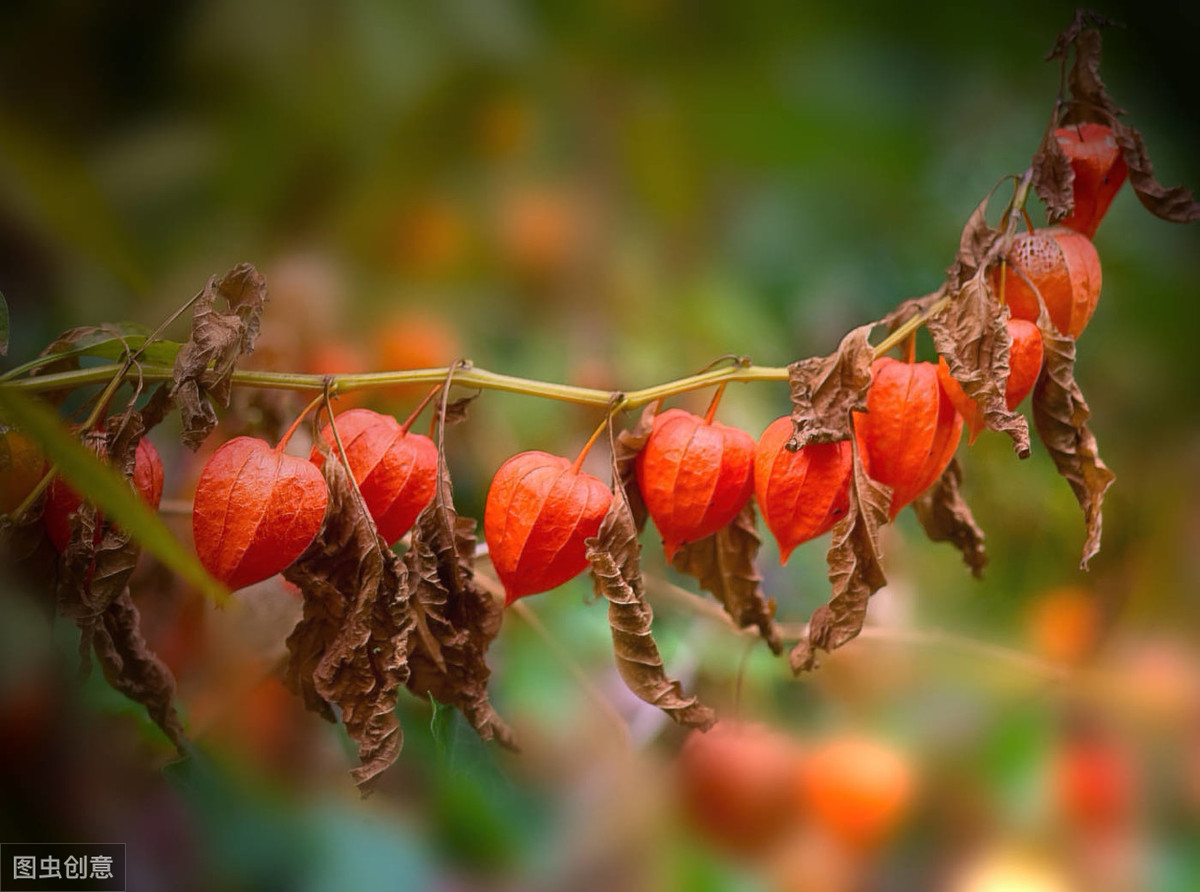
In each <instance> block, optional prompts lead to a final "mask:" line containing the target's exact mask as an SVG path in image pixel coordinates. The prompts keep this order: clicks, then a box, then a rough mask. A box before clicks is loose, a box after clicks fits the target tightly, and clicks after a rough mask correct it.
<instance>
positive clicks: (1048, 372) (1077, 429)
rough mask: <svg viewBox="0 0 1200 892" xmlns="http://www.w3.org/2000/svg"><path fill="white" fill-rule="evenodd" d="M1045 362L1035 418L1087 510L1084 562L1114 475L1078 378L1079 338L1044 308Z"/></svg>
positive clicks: (1095, 543) (1094, 543) (1095, 547)
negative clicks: (1051, 319) (1056, 325)
mask: <svg viewBox="0 0 1200 892" xmlns="http://www.w3.org/2000/svg"><path fill="white" fill-rule="evenodd" d="M1038 327H1039V328H1041V331H1042V346H1043V350H1044V353H1045V363H1044V364H1043V365H1042V372H1041V375H1039V376H1038V380H1037V384H1036V385H1035V386H1034V389H1033V422H1034V425H1035V427H1036V428H1037V432H1038V435H1039V436H1040V437H1041V439H1042V442H1043V443H1044V444H1045V445H1046V449H1047V451H1049V453H1050V457H1051V458H1052V459H1053V460H1054V465H1055V467H1057V468H1058V473H1059V474H1061V475H1062V476H1063V477H1065V478H1066V480H1067V482H1068V483H1069V484H1070V485H1071V489H1072V490H1073V491H1074V493H1075V498H1076V499H1077V500H1078V501H1079V506H1080V507H1081V508H1082V509H1083V516H1084V520H1085V522H1086V525H1087V538H1086V540H1085V542H1084V546H1083V558H1082V561H1081V566H1083V567H1084V568H1086V567H1087V563H1088V561H1089V560H1091V558H1092V557H1093V556H1094V555H1095V554H1096V552H1098V551H1099V550H1100V528H1101V521H1102V518H1101V505H1102V504H1103V501H1104V493H1105V490H1107V489H1108V487H1109V485H1110V484H1111V483H1112V482H1113V479H1114V476H1115V475H1114V474H1113V473H1112V471H1110V470H1109V469H1108V468H1107V467H1106V466H1105V464H1104V462H1103V461H1101V459H1100V453H1099V451H1098V447H1097V445H1096V438H1095V436H1094V435H1093V434H1092V432H1091V430H1090V429H1089V428H1088V426H1087V421H1088V419H1089V418H1090V417H1091V414H1092V413H1091V411H1090V410H1089V409H1088V405H1087V402H1086V401H1085V400H1084V398H1083V392H1082V391H1081V390H1080V389H1079V385H1078V384H1077V383H1076V381H1075V371H1074V369H1075V340H1074V338H1071V337H1067V336H1065V335H1061V334H1059V333H1058V332H1057V331H1056V330H1055V328H1054V326H1053V324H1051V323H1050V322H1049V320H1048V318H1047V314H1046V312H1045V310H1044V309H1043V310H1042V318H1040V319H1039V320H1038Z"/></svg>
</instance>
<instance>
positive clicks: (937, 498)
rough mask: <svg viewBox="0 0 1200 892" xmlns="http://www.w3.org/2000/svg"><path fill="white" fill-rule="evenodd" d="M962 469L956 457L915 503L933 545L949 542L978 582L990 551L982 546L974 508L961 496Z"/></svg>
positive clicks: (980, 531)
mask: <svg viewBox="0 0 1200 892" xmlns="http://www.w3.org/2000/svg"><path fill="white" fill-rule="evenodd" d="M961 484H962V466H961V465H960V464H959V463H958V459H957V458H953V459H951V460H950V464H949V465H947V466H946V470H945V471H943V472H942V476H941V477H939V478H938V480H937V482H936V483H934V484H933V486H931V487H929V489H927V490H925V492H923V493H921V495H919V496H917V498H916V500H915V501H914V502H913V510H914V511H915V512H916V513H917V519H918V520H920V521H921V526H922V527H924V528H925V533H926V535H928V536H929V538H930V539H931V540H933V541H934V542H949V543H951V544H952V545H954V547H955V548H957V549H958V550H959V551H960V552H962V556H963V561H964V562H965V563H966V565H967V566H968V567H970V568H971V575H972V576H974V577H975V578H976V579H978V578H979V577H980V576H982V575H983V568H984V567H985V566H987V562H988V556H987V551H986V550H985V549H984V546H983V540H984V536H983V530H981V529H980V528H979V526H978V525H977V524H976V523H975V518H974V517H972V516H971V509H970V508H969V507H968V506H967V503H966V502H964V501H963V498H962V495H961V494H960V493H959V486H960V485H961Z"/></svg>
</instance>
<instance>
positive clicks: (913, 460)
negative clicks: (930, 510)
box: [854, 357, 963, 518]
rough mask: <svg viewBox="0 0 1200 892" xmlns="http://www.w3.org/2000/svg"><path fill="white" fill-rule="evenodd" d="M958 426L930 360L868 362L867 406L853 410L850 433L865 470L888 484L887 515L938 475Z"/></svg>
mask: <svg viewBox="0 0 1200 892" xmlns="http://www.w3.org/2000/svg"><path fill="white" fill-rule="evenodd" d="M962 427H963V422H962V416H960V415H959V414H958V412H957V411H956V410H955V408H954V404H953V403H952V402H950V398H949V397H948V396H947V395H946V392H945V391H944V390H942V386H941V384H939V383H938V373H937V366H935V365H934V364H933V363H931V362H913V363H907V362H899V361H897V360H895V359H891V358H890V357H883V358H881V359H877V360H875V361H874V362H873V363H872V364H871V389H870V390H868V391H867V411H866V412H865V413H864V412H856V413H854V432H855V436H856V437H857V438H858V448H859V452H860V454H861V455H862V456H863V458H864V460H865V461H864V464H865V466H866V470H867V473H868V474H869V475H870V476H871V479H873V480H876V481H878V482H879V483H882V484H884V485H885V486H889V487H891V489H892V504H891V508H890V510H889V514H890V516H891V517H893V518H894V517H895V516H896V515H897V514H899V513H900V509H901V508H903V507H904V506H905V505H907V504H908V503H909V502H911V501H912V500H913V499H915V498H916V497H917V496H919V495H920V494H921V493H922V492H924V491H925V490H926V489H927V488H928V487H929V486H930V485H932V484H933V482H934V481H935V480H937V479H938V477H940V476H941V475H942V471H944V470H945V469H946V465H948V464H949V463H950V459H951V458H953V457H954V450H955V449H957V448H958V441H959V440H960V439H961V437H962Z"/></svg>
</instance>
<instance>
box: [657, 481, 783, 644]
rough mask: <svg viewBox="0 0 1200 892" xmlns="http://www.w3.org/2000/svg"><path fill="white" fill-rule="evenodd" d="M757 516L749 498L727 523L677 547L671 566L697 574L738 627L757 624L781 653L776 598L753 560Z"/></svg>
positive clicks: (698, 578)
mask: <svg viewBox="0 0 1200 892" xmlns="http://www.w3.org/2000/svg"><path fill="white" fill-rule="evenodd" d="M754 517H755V515H754V503H753V502H752V501H751V502H747V503H746V507H744V508H743V509H742V510H741V511H740V512H739V513H738V516H737V517H735V518H734V519H733V520H732V521H731V522H730V523H729V525H728V526H726V527H724V528H723V529H721V530H718V531H717V532H715V533H713V534H712V535H711V536H707V537H705V538H704V539H701V540H699V541H698V542H689V543H687V544H686V545H684V546H682V547H681V548H680V549H679V550H678V551H676V552H675V557H674V559H673V560H672V561H671V566H673V567H674V568H675V569H676V570H678V571H679V572H681V573H687V574H689V575H690V576H694V577H695V578H696V579H697V580H698V581H699V583H700V587H701V588H703V589H705V590H706V591H708V592H711V593H712V595H713V596H714V597H715V598H716V599H717V600H718V601H720V602H721V606H722V607H724V608H725V612H726V613H728V614H729V616H730V617H731V618H732V619H733V621H734V623H736V624H737V626H738V628H740V629H746V628H749V627H750V626H758V631H759V634H760V635H762V637H763V640H764V641H766V642H767V644H768V646H769V647H770V648H771V650H772V651H773V652H774V653H776V654H778V653H782V651H783V641H782V639H781V638H780V633H779V627H778V626H776V625H775V601H774V600H773V599H768V598H767V597H766V595H764V594H763V590H762V577H761V576H760V575H759V574H758V570H757V568H756V567H755V563H754V559H755V558H756V557H757V556H758V547H759V544H760V540H759V538H758V531H757V530H756V529H755V522H754Z"/></svg>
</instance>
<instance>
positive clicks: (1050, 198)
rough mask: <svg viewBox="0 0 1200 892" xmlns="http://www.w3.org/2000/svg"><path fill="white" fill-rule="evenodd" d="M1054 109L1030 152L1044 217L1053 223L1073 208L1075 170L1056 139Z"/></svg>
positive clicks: (1035, 183) (1056, 122) (1034, 182)
mask: <svg viewBox="0 0 1200 892" xmlns="http://www.w3.org/2000/svg"><path fill="white" fill-rule="evenodd" d="M1057 129H1058V114H1057V110H1056V113H1055V114H1054V116H1053V117H1052V118H1051V119H1050V125H1049V126H1048V127H1047V128H1046V132H1045V133H1044V134H1042V142H1041V144H1040V145H1039V146H1038V150H1037V153H1036V154H1035V155H1034V156H1033V188H1034V189H1035V190H1037V194H1038V197H1039V198H1041V199H1042V202H1043V203H1044V204H1045V205H1046V219H1047V220H1048V221H1049V222H1050V223H1056V222H1058V221H1059V220H1061V219H1062V218H1063V217H1068V216H1070V214H1071V212H1072V211H1073V210H1075V170H1074V168H1072V167H1071V161H1070V159H1069V158H1067V154H1066V152H1064V151H1063V147H1062V145H1061V143H1059V141H1058V136H1057V134H1056V131H1057Z"/></svg>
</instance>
